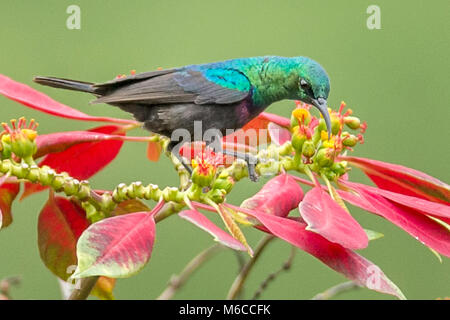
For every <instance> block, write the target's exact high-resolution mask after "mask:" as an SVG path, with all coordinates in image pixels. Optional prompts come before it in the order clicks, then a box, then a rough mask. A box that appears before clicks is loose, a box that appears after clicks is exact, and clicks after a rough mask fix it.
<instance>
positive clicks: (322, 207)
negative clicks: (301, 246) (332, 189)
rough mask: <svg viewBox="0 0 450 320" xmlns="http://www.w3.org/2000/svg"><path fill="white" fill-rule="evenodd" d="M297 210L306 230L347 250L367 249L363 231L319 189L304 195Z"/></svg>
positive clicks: (367, 241)
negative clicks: (306, 225)
mask: <svg viewBox="0 0 450 320" xmlns="http://www.w3.org/2000/svg"><path fill="white" fill-rule="evenodd" d="M299 210H300V214H301V216H302V218H303V219H304V220H305V222H306V223H307V224H308V227H307V230H311V231H314V232H316V233H318V234H320V235H321V236H323V237H324V238H325V239H327V240H329V241H331V242H335V243H338V244H340V245H342V246H343V247H345V248H348V249H362V248H365V247H367V245H368V243H369V239H368V238H367V235H366V232H365V231H364V229H363V228H362V227H361V226H360V225H359V223H358V222H356V220H355V219H354V218H353V217H352V216H351V215H350V214H349V213H348V212H347V211H345V210H344V209H343V208H342V207H341V206H339V205H338V204H337V203H336V202H335V201H334V200H333V199H332V198H331V197H330V195H329V194H328V193H326V192H325V191H323V190H322V189H321V188H320V187H315V188H313V189H312V190H310V191H309V192H308V193H306V195H305V198H304V199H303V201H302V202H301V203H300V205H299Z"/></svg>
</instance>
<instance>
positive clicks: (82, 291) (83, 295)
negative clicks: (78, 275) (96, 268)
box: [69, 276, 98, 300]
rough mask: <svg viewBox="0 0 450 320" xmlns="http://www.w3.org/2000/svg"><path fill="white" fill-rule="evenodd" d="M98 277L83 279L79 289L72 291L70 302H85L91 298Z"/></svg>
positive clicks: (79, 283)
mask: <svg viewBox="0 0 450 320" xmlns="http://www.w3.org/2000/svg"><path fill="white" fill-rule="evenodd" d="M97 280H98V276H95V277H88V278H82V279H81V280H80V281H79V282H78V286H79V287H78V288H75V289H74V290H73V291H72V294H71V295H70V297H69V300H85V299H87V297H89V294H90V293H91V291H92V289H93V288H94V286H95V284H96V283H97Z"/></svg>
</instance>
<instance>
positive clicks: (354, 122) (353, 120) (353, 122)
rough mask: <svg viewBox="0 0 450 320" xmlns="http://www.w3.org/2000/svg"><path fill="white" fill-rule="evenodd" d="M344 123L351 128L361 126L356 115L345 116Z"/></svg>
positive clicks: (354, 128)
mask: <svg viewBox="0 0 450 320" xmlns="http://www.w3.org/2000/svg"><path fill="white" fill-rule="evenodd" d="M344 123H345V124H346V125H347V127H349V128H350V129H353V130H357V129H359V128H360V127H361V121H360V120H359V118H357V117H351V116H348V117H345V118H344Z"/></svg>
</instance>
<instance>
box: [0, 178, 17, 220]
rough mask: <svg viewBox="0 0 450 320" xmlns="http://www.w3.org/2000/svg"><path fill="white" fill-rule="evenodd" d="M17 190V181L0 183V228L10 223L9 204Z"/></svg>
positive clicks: (15, 195) (10, 204) (11, 218)
mask: <svg viewBox="0 0 450 320" xmlns="http://www.w3.org/2000/svg"><path fill="white" fill-rule="evenodd" d="M19 191H20V184H19V183H8V182H3V183H2V184H1V185H0V229H2V228H6V227H7V226H9V225H10V224H11V223H12V220H13V217H12V213H11V206H12V203H13V201H14V199H15V198H16V197H17V194H18V193H19Z"/></svg>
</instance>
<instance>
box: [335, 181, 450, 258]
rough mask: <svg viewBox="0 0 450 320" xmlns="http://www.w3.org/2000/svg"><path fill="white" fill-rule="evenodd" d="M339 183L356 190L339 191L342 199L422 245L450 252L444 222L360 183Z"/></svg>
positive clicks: (444, 252)
mask: <svg viewBox="0 0 450 320" xmlns="http://www.w3.org/2000/svg"><path fill="white" fill-rule="evenodd" d="M341 183H342V184H344V185H346V186H347V187H348V188H351V189H353V190H355V191H356V192H357V195H355V194H353V193H350V192H345V191H339V195H340V196H341V197H342V198H343V199H344V200H345V201H348V202H350V203H351V204H353V205H355V206H358V207H360V208H362V209H364V210H367V211H369V212H373V213H375V214H378V215H380V216H382V217H384V218H385V219H387V220H389V221H390V222H392V223H393V224H395V225H397V226H399V227H400V228H402V229H403V230H405V231H406V232H408V233H409V234H411V235H412V236H413V237H414V238H416V239H417V240H419V241H420V242H422V243H423V244H425V245H426V246H428V247H430V248H432V249H434V250H436V251H437V252H439V253H441V254H443V255H445V256H447V257H449V256H450V231H449V229H448V228H447V227H446V226H444V225H442V224H441V223H439V222H437V221H436V220H433V219H431V218H429V217H428V216H427V215H424V214H423V213H421V212H419V211H417V210H415V209H413V208H411V207H407V206H403V205H400V204H398V203H395V202H392V201H390V200H388V199H386V198H384V197H383V196H381V195H379V194H377V193H375V192H372V191H371V190H370V189H368V188H365V187H364V186H363V185H359V184H351V183H348V182H341Z"/></svg>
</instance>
